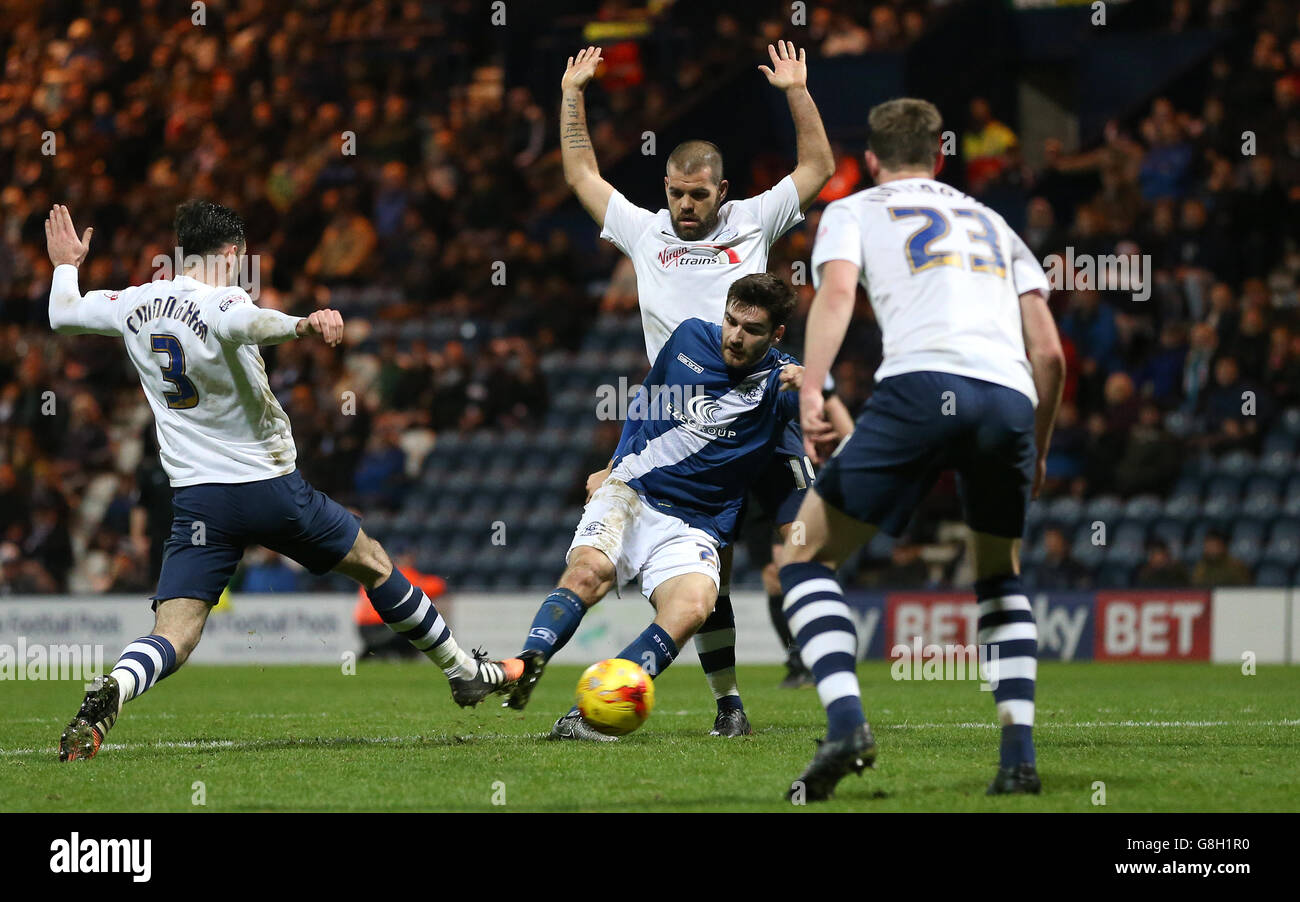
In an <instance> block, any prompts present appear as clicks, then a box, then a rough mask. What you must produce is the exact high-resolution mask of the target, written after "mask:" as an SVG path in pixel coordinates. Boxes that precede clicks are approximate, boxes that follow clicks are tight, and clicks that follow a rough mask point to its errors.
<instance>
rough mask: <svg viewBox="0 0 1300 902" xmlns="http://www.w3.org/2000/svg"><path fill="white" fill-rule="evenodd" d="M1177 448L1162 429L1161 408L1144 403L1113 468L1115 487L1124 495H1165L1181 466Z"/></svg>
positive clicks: (1178, 446) (1147, 402)
mask: <svg viewBox="0 0 1300 902" xmlns="http://www.w3.org/2000/svg"><path fill="white" fill-rule="evenodd" d="M1180 447H1181V446H1180V443H1179V442H1178V440H1177V439H1175V438H1174V437H1173V436H1171V435H1170V434H1169V433H1168V432H1166V431H1165V428H1164V425H1163V416H1162V414H1161V412H1160V408H1159V407H1158V406H1157V405H1156V404H1155V402H1153V401H1146V402H1144V403H1143V404H1142V406H1141V408H1140V410H1139V413H1138V422H1137V424H1136V425H1135V426H1134V427H1133V428H1132V429H1131V430H1130V431H1129V435H1128V442H1127V443H1126V445H1125V448H1124V456H1123V457H1121V458H1120V461H1119V463H1118V465H1116V467H1115V489H1116V490H1117V491H1118V492H1119V493H1120V494H1121V495H1124V496H1130V495H1143V494H1157V495H1164V494H1166V493H1167V492H1168V491H1169V490H1170V489H1171V488H1173V485H1174V483H1175V482H1176V481H1177V480H1178V473H1179V471H1180V470H1181V469H1182V465H1183V462H1182V458H1181V457H1180V455H1179V449H1180Z"/></svg>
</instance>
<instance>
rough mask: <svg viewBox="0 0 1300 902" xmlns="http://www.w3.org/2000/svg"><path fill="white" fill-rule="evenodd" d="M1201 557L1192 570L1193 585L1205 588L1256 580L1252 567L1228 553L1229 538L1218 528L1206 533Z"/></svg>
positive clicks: (1243, 584) (1238, 584) (1246, 584)
mask: <svg viewBox="0 0 1300 902" xmlns="http://www.w3.org/2000/svg"><path fill="white" fill-rule="evenodd" d="M1201 547H1202V552H1201V559H1200V561H1198V562H1197V564H1196V568H1195V569H1194V570H1193V571H1192V585H1193V586H1199V587H1201V588H1205V589H1213V588H1218V587H1220V586H1249V585H1250V584H1251V583H1252V582H1253V581H1254V580H1253V578H1252V577H1251V574H1250V568H1249V567H1247V566H1246V565H1245V564H1243V563H1242V562H1241V561H1239V560H1237V559H1236V558H1234V557H1233V556H1232V555H1230V554H1228V539H1227V537H1226V536H1225V535H1224V534H1223V533H1222V532H1219V531H1218V530H1210V531H1209V532H1207V533H1206V534H1205V541H1204V543H1203V544H1202V546H1201Z"/></svg>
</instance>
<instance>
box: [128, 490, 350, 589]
mask: <svg viewBox="0 0 1300 902" xmlns="http://www.w3.org/2000/svg"><path fill="white" fill-rule="evenodd" d="M172 511H173V513H172V532H171V535H170V536H168V537H167V542H166V543H165V544H164V545H163V562H162V574H161V575H160V576H159V577H158V593H157V594H156V595H154V596H153V600H154V602H155V607H156V606H157V602H159V601H166V600H167V599H168V598H197V599H199V600H201V601H206V602H208V603H209V604H216V603H217V601H219V600H220V598H221V593H222V592H223V591H224V590H225V588H226V586H227V584H229V582H230V577H231V576H232V575H233V574H234V572H235V567H236V566H237V565H238V564H239V561H240V559H241V558H242V557H243V556H244V549H245V548H246V547H247V546H249V545H262V546H264V547H266V548H269V549H271V550H272V551H275V552H278V553H280V554H283V555H285V556H286V557H289V558H292V559H293V560H295V561H297V562H298V563H300V564H302V565H303V566H304V567H306V568H307V569H308V570H310V571H311V572H312V573H316V574H321V573H328V572H329V571H331V570H333V569H334V568H335V567H336V566H338V564H339V562H340V561H342V560H343V558H345V557H347V554H348V552H349V551H351V550H352V545H353V544H354V543H355V542H356V540H357V533H358V532H359V531H360V529H361V523H360V521H359V520H357V518H356V517H355V516H353V515H352V514H351V513H350V512H349V511H348V510H347V508H345V507H343V505H341V504H339V503H338V502H337V501H335V500H334V499H333V498H330V497H329V496H328V495H326V494H324V493H323V492H318V491H316V490H315V489H314V488H312V487H311V486H310V485H309V484H308V483H307V480H305V479H303V478H302V474H301V473H299V472H298V471H297V470H294V471H293V472H292V473H289V474H286V475H284V476H277V477H275V478H274V479H262V480H259V481H257V482H237V483H230V484H224V483H205V484H203V485H187V486H182V487H180V488H178V489H176V491H175V494H174V495H173V498H172Z"/></svg>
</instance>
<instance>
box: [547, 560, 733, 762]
mask: <svg viewBox="0 0 1300 902" xmlns="http://www.w3.org/2000/svg"><path fill="white" fill-rule="evenodd" d="M717 593H718V588H717V584H716V583H715V582H714V581H713V579H712V577H710V576H706V575H704V574H703V573H684V574H682V575H681V576H674V577H672V578H671V579H667V580H664V582H663V583H661V584H660V585H659V586H658V587H657V588H655V589H654V591H653V594H652V596H651V599H652V603H653V604H654V605H655V608H656V609H657V611H658V613H657V614H656V616H655V619H654V620H653V621H651V623H650V625H649V626H647V627H646V628H645V629H644V630H642V631H641V635H639V636H637V637H636V638H635V639H633V640H632V641H631V642H630V643H629V644H628V645H627V646H626V647H625V648H623V650H622V651H620V652H619V653H618V654H616V655H614V657H616V658H623V659H624V660H626V661H634V662H635V663H637V664H639V665H641V667H642V669H644V670H645V672H646V673H647V674H648V675H649V676H650V679H652V680H653V679H656V678H657V677H658V676H659V674H661V673H663V672H664V671H665V670H666V669H667V668H668V665H670V664H672V663H673V661H674V660H676V658H677V655H678V652H679V651H680V649H681V647H682V645H683V644H684V643H685V642H686V641H687V640H688V639H690V638H691V636H693V635H695V633H696V631H697V630H699V629H700V627H701V626H702V625H703V624H704V622H705V621H706V620H707V619H708V617H709V614H710V613H711V610H712V607H713V604H714V602H715V601H716V600H717ZM549 738H550V739H588V740H594V741H598V742H615V741H617V737H614V736H606V735H604V734H603V733H599V732H597V731H596V730H593V729H592V728H591V727H590V726H588V724H587V722H586V721H585V720H583V719H582V715H581V714H579V713H578V707H577V705H574V706H573V707H572V708H570V709H569V711H568V713H567V714H565V715H564V716H563V717H561V718H560V719H559V720H557V721H556V722H555V724H554V725H553V726H552V727H551V733H550V736H549Z"/></svg>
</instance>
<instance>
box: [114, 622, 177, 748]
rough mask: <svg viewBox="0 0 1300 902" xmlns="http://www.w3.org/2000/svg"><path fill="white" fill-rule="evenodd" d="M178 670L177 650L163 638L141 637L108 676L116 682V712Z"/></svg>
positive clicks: (124, 651)
mask: <svg viewBox="0 0 1300 902" xmlns="http://www.w3.org/2000/svg"><path fill="white" fill-rule="evenodd" d="M175 669H176V649H175V648H174V647H173V646H172V644H171V642H170V641H169V640H168V639H166V638H164V637H163V636H156V635H148V636H141V637H140V638H139V639H136V640H135V641H134V642H132V643H131V644H130V645H128V646H127V647H126V648H124V649H122V654H121V656H119V657H118V659H117V663H116V664H114V665H113V669H112V671H110V672H109V676H111V677H112V678H113V679H115V680H117V688H118V701H117V712H118V713H119V714H120V713H121V712H122V706H123V705H125V704H126V703H127V702H129V701H130V700H131V699H133V698H135V697H136V696H139V695H143V694H144V693H145V692H146V691H147V690H149V689H150V688H152V686H153V685H154V683H157V682H158V681H159V680H161V679H162V678H163V677H165V676H167V675H168V674H170V673H171V672H172V671H173V670H175ZM115 719H116V717H113V718H109V719H108V720H107V724H106V725H105V726H104V727H103V731H104V732H107V731H108V727H111V726H112V725H113V720H115Z"/></svg>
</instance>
